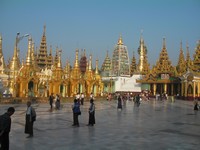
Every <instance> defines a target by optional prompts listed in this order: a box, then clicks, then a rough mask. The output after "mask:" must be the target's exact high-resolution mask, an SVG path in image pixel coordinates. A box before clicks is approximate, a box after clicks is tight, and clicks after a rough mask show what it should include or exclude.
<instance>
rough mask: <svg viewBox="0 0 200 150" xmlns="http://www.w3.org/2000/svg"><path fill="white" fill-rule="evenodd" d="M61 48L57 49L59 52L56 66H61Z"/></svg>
mask: <svg viewBox="0 0 200 150" xmlns="http://www.w3.org/2000/svg"><path fill="white" fill-rule="evenodd" d="M61 64H62V63H61V50H60V51H59V54H58V63H57V68H61V67H62V65H61Z"/></svg>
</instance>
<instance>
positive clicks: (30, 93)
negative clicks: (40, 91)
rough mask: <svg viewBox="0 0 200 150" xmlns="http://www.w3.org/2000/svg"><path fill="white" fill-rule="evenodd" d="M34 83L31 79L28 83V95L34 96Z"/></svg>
mask: <svg viewBox="0 0 200 150" xmlns="http://www.w3.org/2000/svg"><path fill="white" fill-rule="evenodd" d="M33 89H34V83H33V81H29V83H28V97H34V90H33Z"/></svg>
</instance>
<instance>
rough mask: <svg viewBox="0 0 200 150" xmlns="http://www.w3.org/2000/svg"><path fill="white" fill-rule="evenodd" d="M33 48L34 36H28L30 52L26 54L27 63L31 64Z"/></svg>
mask: <svg viewBox="0 0 200 150" xmlns="http://www.w3.org/2000/svg"><path fill="white" fill-rule="evenodd" d="M31 49H32V38H31V37H30V36H29V38H28V52H27V56H26V65H31V63H32V62H31Z"/></svg>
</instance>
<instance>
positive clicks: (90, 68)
mask: <svg viewBox="0 0 200 150" xmlns="http://www.w3.org/2000/svg"><path fill="white" fill-rule="evenodd" d="M88 65H89V66H88V67H89V68H88V70H89V71H91V70H92V55H91V54H90V58H89V64H88Z"/></svg>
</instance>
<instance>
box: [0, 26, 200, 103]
mask: <svg viewBox="0 0 200 150" xmlns="http://www.w3.org/2000/svg"><path fill="white" fill-rule="evenodd" d="M23 37H24V36H23ZM23 37H20V35H19V34H17V36H16V41H15V45H14V51H13V57H12V58H11V59H10V60H9V63H8V64H6V63H5V60H4V56H3V48H2V44H3V40H2V39H3V38H2V36H0V79H1V83H2V85H3V89H4V91H9V93H11V94H12V96H13V97H48V96H49V95H50V94H51V93H54V94H59V95H61V96H62V97H73V96H75V95H76V94H77V93H84V94H85V95H86V96H89V95H90V93H93V94H94V95H95V96H103V95H104V94H107V93H115V92H128V93H140V92H143V91H148V92H149V94H150V96H152V97H155V96H156V95H157V94H159V95H163V94H166V95H169V96H174V95H178V96H180V97H182V98H185V99H193V98H197V97H198V98H199V97H200V41H198V43H197V46H196V49H195V54H194V58H193V59H191V58H190V53H189V46H188V44H187V46H186V56H184V50H183V44H182V42H180V50H179V51H180V53H179V57H178V63H177V65H176V66H173V65H172V63H171V61H170V58H169V56H168V52H167V44H166V39H165V38H163V44H162V49H161V52H160V55H159V58H158V59H157V62H156V64H155V65H152V68H150V64H149V63H148V52H149V51H151V50H147V46H146V45H145V43H144V38H143V37H142V35H141V37H140V40H139V47H138V50H137V52H138V56H139V57H138V60H137V59H136V56H135V52H133V55H132V58H131V59H130V60H131V61H130V60H129V54H128V53H129V52H128V48H127V46H125V45H124V43H123V39H122V36H121V35H120V37H119V39H118V41H117V44H116V45H115V46H114V49H113V51H112V55H111V56H112V57H109V51H107V53H106V55H105V59H104V61H103V64H102V65H101V67H99V60H98V59H97V60H95V61H93V57H92V55H91V54H89V55H87V54H86V50H85V49H82V50H79V49H76V50H75V55H74V63H73V64H70V62H69V60H65V62H66V63H65V66H63V63H62V60H61V55H62V50H61V49H59V48H58V47H56V50H55V56H54V55H53V51H54V50H53V48H52V46H51V45H50V49H49V50H48V48H47V47H48V46H47V40H46V39H47V38H46V26H44V30H43V34H42V38H41V42H40V47H39V49H38V50H36V49H35V43H34V41H33V39H32V37H31V36H29V37H28V48H27V54H26V59H25V60H20V58H19V49H18V43H19V41H20V40H21V39H22V38H23ZM93 63H94V64H93Z"/></svg>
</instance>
